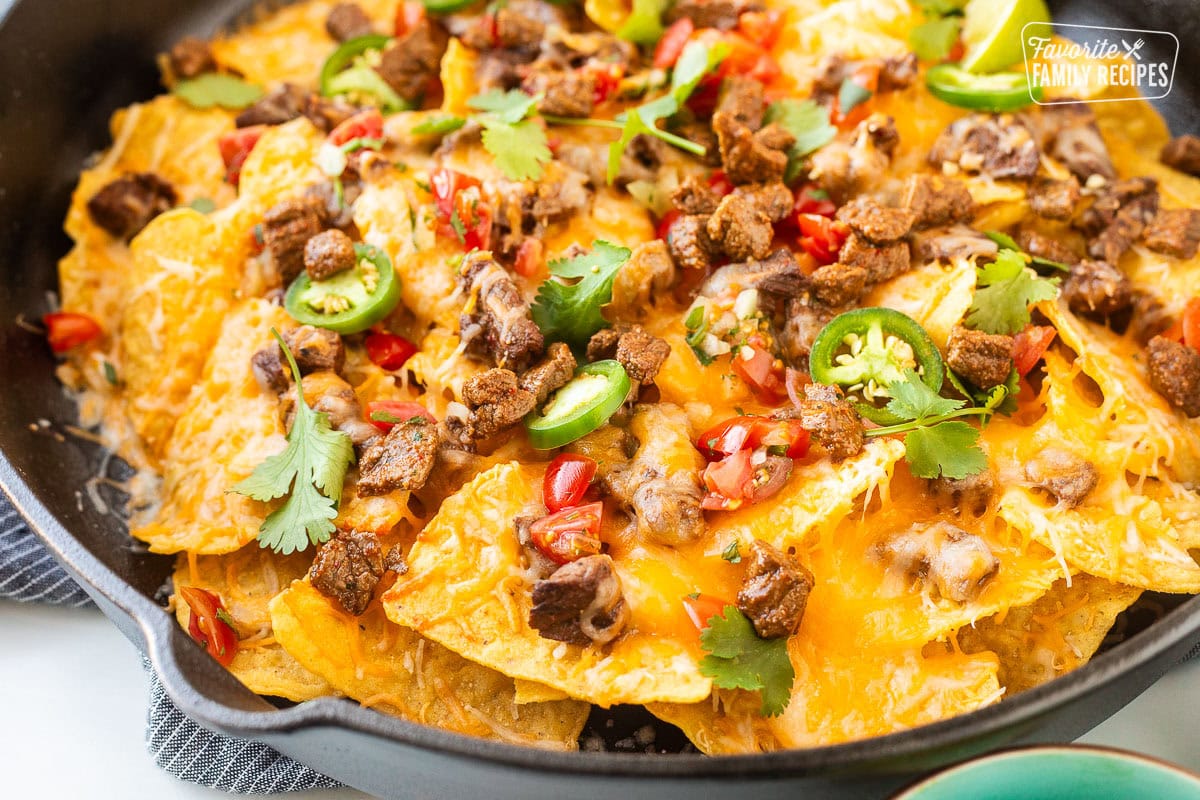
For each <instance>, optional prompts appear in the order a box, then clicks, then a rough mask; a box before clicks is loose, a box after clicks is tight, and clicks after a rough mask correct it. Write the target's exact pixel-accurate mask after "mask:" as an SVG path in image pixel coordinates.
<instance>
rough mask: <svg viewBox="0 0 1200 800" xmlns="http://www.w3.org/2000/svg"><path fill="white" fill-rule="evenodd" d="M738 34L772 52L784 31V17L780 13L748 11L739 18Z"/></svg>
mask: <svg viewBox="0 0 1200 800" xmlns="http://www.w3.org/2000/svg"><path fill="white" fill-rule="evenodd" d="M737 29H738V33H740V34H742V35H743V36H745V37H746V38H747V39H749V40H750V41H752V42H754V43H755V44H758V45H761V46H762V48H763V49H764V50H770V49H771V48H772V47H774V46H775V42H777V41H779V34H780V32H782V30H783V15H782V14H780V13H779V12H778V11H746V12H743V13H742V15H741V16H739V17H738V23H737Z"/></svg>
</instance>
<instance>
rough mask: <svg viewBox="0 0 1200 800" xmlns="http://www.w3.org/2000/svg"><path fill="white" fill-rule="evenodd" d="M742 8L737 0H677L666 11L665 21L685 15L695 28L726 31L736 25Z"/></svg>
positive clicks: (674, 19)
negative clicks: (677, 0)
mask: <svg viewBox="0 0 1200 800" xmlns="http://www.w3.org/2000/svg"><path fill="white" fill-rule="evenodd" d="M742 10H743V5H742V4H741V3H740V2H737V0H679V2H677V3H675V4H674V5H672V6H671V8H670V10H669V11H667V21H668V22H674V21H676V20H678V19H682V18H683V17H687V18H688V19H690V20H691V21H692V22H693V23H694V24H695V26H696V27H697V28H716V29H717V30H721V31H727V30H729V29H731V28H733V27H734V26H735V25H737V21H738V15H739V14H741V12H742Z"/></svg>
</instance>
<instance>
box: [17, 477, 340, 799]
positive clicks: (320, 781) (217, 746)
mask: <svg viewBox="0 0 1200 800" xmlns="http://www.w3.org/2000/svg"><path fill="white" fill-rule="evenodd" d="M0 598H3V599H8V600H18V601H21V602H30V603H52V604H55V605H65V606H74V607H76V608H81V607H85V606H91V605H92V601H91V600H90V599H89V598H88V596H87V594H86V593H85V592H84V591H83V590H82V589H80V588H79V586H78V585H77V584H76V583H75V582H74V581H73V580H71V578H70V577H69V576H68V575H67V573H66V572H64V571H63V570H62V568H61V567H59V566H58V563H57V562H56V561H55V560H54V559H53V558H52V557H51V555H50V554H49V553H48V552H47V551H46V549H45V548H44V547H42V544H41V542H40V541H39V540H38V538H37V537H36V536H34V535H33V532H32V531H31V530H29V528H28V526H26V525H25V521H24V520H22V519H21V518H20V517H19V516H18V515H17V512H16V511H14V510H13V508H12V506H11V505H9V503H8V501H7V500H5V499H4V497H3V496H0ZM143 664H144V665H145V667H146V671H147V673H149V675H150V710H149V713H148V714H147V717H146V748H147V749H148V750H149V751H150V755H151V756H152V757H153V758H154V761H155V763H157V764H158V766H159V767H161V768H162V769H164V770H166V771H167V772H168V773H170V774H171V775H174V776H175V777H176V778H179V779H180V780H185V781H190V782H191V783H196V784H199V785H201V786H208V787H211V788H214V789H221V790H222V791H226V792H231V793H233V794H277V793H280V792H294V791H299V790H301V789H328V788H333V787H336V786H339V785H340V784H338V783H337V781H335V780H333V779H332V778H328V777H326V776H324V775H322V774H321V773H319V772H315V771H314V770H311V769H309V768H308V767H306V766H304V765H303V764H301V763H299V762H297V761H293V760H292V759H290V758H288V757H287V756H284V755H281V754H279V753H278V752H276V751H275V750H272V749H271V748H270V747H268V746H266V745H265V744H261V743H259V742H251V741H246V740H244V739H234V738H232V737H229V736H223V735H221V734H219V733H213V732H212V731H210V730H207V729H206V728H202V727H200V726H199V725H198V724H196V723H195V722H193V721H192V720H190V719H188V718H187V717H185V716H184V715H183V713H182V712H180V710H179V709H178V708H176V707H175V704H174V703H172V702H171V698H169V697H167V693H166V690H164V689H163V686H162V684H161V683H160V682H159V680H158V677H157V676H156V675H155V674H154V670H153V669H151V667H150V662H149V661H147V660H145V659H143Z"/></svg>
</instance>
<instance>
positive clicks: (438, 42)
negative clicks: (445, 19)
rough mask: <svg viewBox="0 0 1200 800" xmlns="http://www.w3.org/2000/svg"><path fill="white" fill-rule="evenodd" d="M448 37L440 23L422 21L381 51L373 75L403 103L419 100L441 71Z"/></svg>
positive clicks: (424, 18)
mask: <svg viewBox="0 0 1200 800" xmlns="http://www.w3.org/2000/svg"><path fill="white" fill-rule="evenodd" d="M449 42H450V36H449V34H447V33H446V29H445V28H443V27H442V25H441V23H440V22H437V21H436V20H430V19H429V18H428V17H422V18H421V21H420V22H419V23H417V24H416V25H414V26H413V27H412V29H411V30H409V32H408V33H406V34H405V35H404V36H403V37H401V38H400V39H398V40H397V41H396V42H395V43H394V44H392V46H391V47H389V48H387V49H386V50H384V51H383V57H382V58H380V60H379V66H377V67H376V68H375V71H376V72H378V73H379V75H380V76H381V77H382V78H383V79H384V80H385V81H386V82H387V85H388V86H390V87H392V90H393V91H395V92H396V94H398V95H400V96H401V97H403V98H404V99H405V100H413V101H416V100H419V99H420V98H421V96H422V95H423V94H425V89H426V87H427V86H428V85H429V81H430V79H431V78H434V77H436V76H437V74H438V70H439V69H440V68H441V63H442V55H444V54H445V52H446V47H447V45H448V44H449Z"/></svg>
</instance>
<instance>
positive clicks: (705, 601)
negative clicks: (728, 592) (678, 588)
mask: <svg viewBox="0 0 1200 800" xmlns="http://www.w3.org/2000/svg"><path fill="white" fill-rule="evenodd" d="M731 605H733V603H730V602H728V601H726V600H722V599H721V598H719V597H713V596H712V595H711V594H696V595H690V594H689V595H687V596H686V597H684V598H683V611H684V613H685V614H687V615H688V619H690V620H691V621H692V624H693V625H695V626H696V632H697V633H701V632H703V631H704V629H705V628H707V627H708V623H709V621H710V620H711V619H712V618H713V617H720V616H723V615H724V614H725V606H731Z"/></svg>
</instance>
